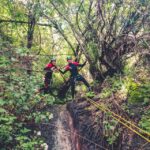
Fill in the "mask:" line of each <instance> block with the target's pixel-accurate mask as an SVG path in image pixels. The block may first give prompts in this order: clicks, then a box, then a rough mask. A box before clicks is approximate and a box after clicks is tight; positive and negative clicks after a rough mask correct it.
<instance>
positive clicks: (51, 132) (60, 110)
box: [41, 105, 81, 150]
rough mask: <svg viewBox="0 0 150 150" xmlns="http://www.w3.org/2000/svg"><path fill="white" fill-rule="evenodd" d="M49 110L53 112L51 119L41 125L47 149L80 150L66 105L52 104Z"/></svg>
mask: <svg viewBox="0 0 150 150" xmlns="http://www.w3.org/2000/svg"><path fill="white" fill-rule="evenodd" d="M49 111H50V112H53V115H54V117H53V119H52V120H51V121H50V122H49V123H47V124H44V125H41V132H42V136H43V137H44V138H45V139H46V143H47V144H48V150H81V149H80V145H79V139H78V134H77V131H76V129H75V128H74V126H73V120H72V118H71V116H70V113H69V112H68V110H67V108H66V105H57V106H54V107H52V108H50V109H49Z"/></svg>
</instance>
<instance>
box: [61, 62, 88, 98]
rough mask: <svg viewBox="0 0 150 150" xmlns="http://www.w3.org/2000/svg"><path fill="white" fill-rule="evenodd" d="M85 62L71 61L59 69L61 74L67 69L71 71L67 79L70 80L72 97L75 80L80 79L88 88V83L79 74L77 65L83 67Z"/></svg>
mask: <svg viewBox="0 0 150 150" xmlns="http://www.w3.org/2000/svg"><path fill="white" fill-rule="evenodd" d="M85 64H86V62H85V63H84V64H79V63H78V62H73V63H69V64H68V65H67V66H66V67H65V70H64V71H62V70H60V72H61V73H63V74H65V73H66V72H67V71H70V73H71V76H70V79H69V80H70V85H71V93H72V97H73V98H74V94H75V82H76V81H82V82H83V83H84V84H85V85H86V86H87V87H88V89H90V85H89V83H88V82H87V81H86V80H85V78H84V77H83V76H82V75H80V74H79V73H78V67H83V66H84V65H85Z"/></svg>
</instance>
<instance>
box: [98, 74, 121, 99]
mask: <svg viewBox="0 0 150 150" xmlns="http://www.w3.org/2000/svg"><path fill="white" fill-rule="evenodd" d="M105 82H107V84H108V85H107V86H105V87H104V88H103V89H102V92H101V93H100V98H102V99H103V98H108V97H110V96H111V95H112V94H113V93H115V92H116V91H118V90H121V87H122V86H123V84H124V83H123V80H122V79H121V76H120V75H115V76H114V77H112V78H110V77H108V78H107V79H106V81H105Z"/></svg>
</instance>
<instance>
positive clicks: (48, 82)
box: [44, 63, 56, 93]
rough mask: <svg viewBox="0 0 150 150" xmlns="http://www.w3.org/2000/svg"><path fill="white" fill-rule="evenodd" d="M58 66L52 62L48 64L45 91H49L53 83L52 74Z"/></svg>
mask: <svg viewBox="0 0 150 150" xmlns="http://www.w3.org/2000/svg"><path fill="white" fill-rule="evenodd" d="M55 68H56V66H55V65H53V64H52V63H49V64H47V65H46V67H45V68H44V70H45V71H46V74H45V77H44V88H45V93H47V92H49V89H50V85H51V83H52V74H53V69H55Z"/></svg>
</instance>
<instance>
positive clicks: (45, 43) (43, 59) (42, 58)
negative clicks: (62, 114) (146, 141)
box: [0, 0, 150, 149]
mask: <svg viewBox="0 0 150 150" xmlns="http://www.w3.org/2000/svg"><path fill="white" fill-rule="evenodd" d="M149 25H150V1H149V0H126V1H124V0H113V1H111V0H106V1H103V0H102V1H101V0H28V1H26V0H3V1H1V3H0V50H1V51H0V53H1V57H0V68H1V81H0V83H1V88H0V89H1V98H0V147H2V149H35V148H43V147H44V145H42V144H43V143H44V139H42V138H41V137H40V135H38V132H37V131H36V130H37V128H36V127H35V128H34V130H33V129H32V128H31V125H34V126H36V125H38V124H39V123H41V122H48V121H49V120H50V119H51V118H52V117H53V116H52V114H51V113H48V112H46V111H44V108H45V107H48V106H49V105H53V104H54V103H58V102H61V103H64V101H63V102H62V100H58V98H56V97H53V96H51V95H49V94H46V95H43V94H39V93H38V92H37V90H38V89H39V88H40V87H41V86H42V85H43V75H44V72H43V68H44V66H45V64H46V63H48V62H49V60H50V58H51V57H52V56H55V57H56V58H57V64H58V66H60V67H63V66H64V65H65V64H66V63H67V62H66V55H73V57H74V59H76V60H78V61H80V62H83V61H85V60H87V61H88V65H87V66H86V67H85V68H83V69H82V70H81V72H82V74H83V75H84V76H85V77H86V78H87V79H88V81H90V83H91V85H92V88H93V91H95V92H96V95H98V92H100V93H99V96H100V98H101V99H103V100H105V99H107V98H109V97H111V96H114V95H115V96H116V97H118V100H120V99H121V100H122V101H124V103H123V105H122V106H121V107H122V109H123V110H125V111H126V112H128V113H129V114H131V116H134V115H135V116H138V115H140V117H139V122H138V125H139V126H140V127H141V128H143V129H144V130H146V131H148V132H150V110H149V108H150V107H149V104H150V72H149V71H150V70H149V68H150V67H149V66H150V26H149ZM67 78H68V74H67V75H65V76H64V78H62V76H61V74H60V73H59V72H56V73H55V74H54V83H53V88H57V89H58V88H59V87H60V86H61V85H62V83H63V82H64V79H67ZM80 88H82V89H80V91H82V93H84V95H86V96H87V97H94V96H95V93H94V92H92V93H87V94H85V90H84V87H82V86H81V87H80ZM98 89H100V90H98ZM97 91H98V92H97ZM55 92H56V90H54V93H55ZM78 92H79V90H78ZM135 108H136V109H137V110H138V112H137V111H136V109H135ZM114 126H115V125H114ZM111 136H112V135H110V136H108V141H109V142H110V144H112V143H113V142H114V141H115V138H112V137H111ZM116 136H117V135H116Z"/></svg>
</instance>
